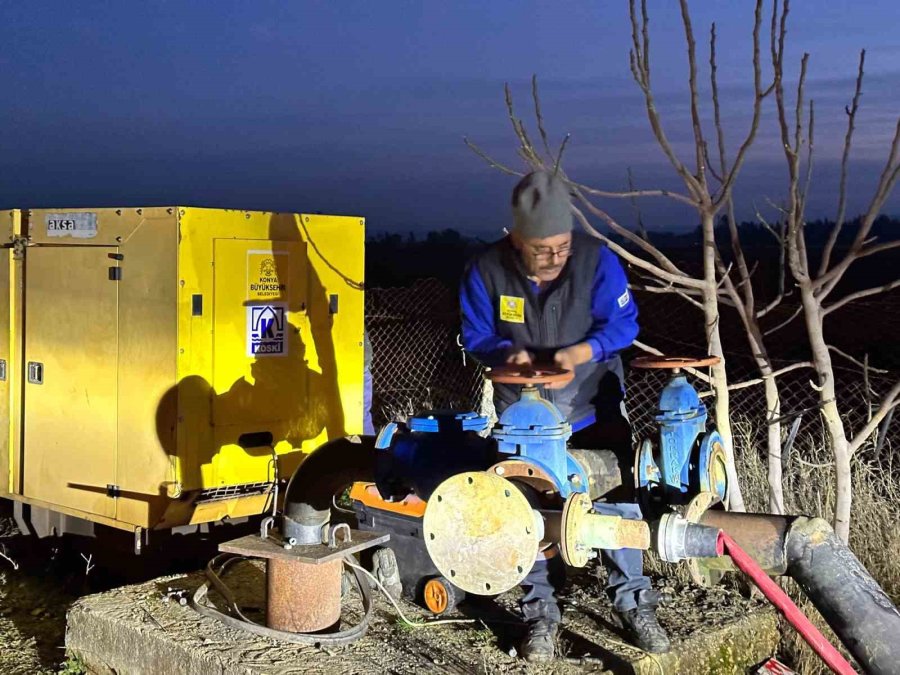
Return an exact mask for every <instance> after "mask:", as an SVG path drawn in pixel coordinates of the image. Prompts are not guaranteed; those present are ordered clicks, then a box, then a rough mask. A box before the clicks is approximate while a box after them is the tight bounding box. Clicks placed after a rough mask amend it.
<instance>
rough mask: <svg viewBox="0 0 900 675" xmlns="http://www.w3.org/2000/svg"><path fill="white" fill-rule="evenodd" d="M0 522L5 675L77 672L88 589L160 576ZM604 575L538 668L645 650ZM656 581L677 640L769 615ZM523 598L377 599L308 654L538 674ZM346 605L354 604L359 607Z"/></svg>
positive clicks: (156, 603)
mask: <svg viewBox="0 0 900 675" xmlns="http://www.w3.org/2000/svg"><path fill="white" fill-rule="evenodd" d="M0 523H3V524H0V546H2V548H0V551H2V552H4V553H5V554H6V555H7V556H8V557H9V558H11V559H12V560H14V561H15V562H16V563H17V564H18V566H19V569H18V570H15V569H13V567H12V564H11V563H10V562H9V561H7V560H4V559H0V673H10V674H12V673H57V672H69V673H74V672H78V670H77V669H76V668H75V664H73V663H72V662H69V663H68V664H66V658H67V657H66V653H65V650H64V640H65V629H66V612H67V611H68V609H69V608H70V606H71V605H72V603H73V602H74V601H76V600H77V599H78V598H79V597H82V596H84V595H86V594H89V593H96V592H98V591H104V590H107V589H110V588H115V587H117V586H119V585H120V584H121V583H124V582H125V581H135V580H138V581H139V580H140V577H143V578H144V579H151V578H154V575H156V574H157V573H158V572H160V571H161V570H160V569H153V570H150V569H147V570H144V571H143V574H139V575H138V577H137V578H135V579H128V580H126V579H124V578H117V577H115V576H113V575H112V574H111V573H110V570H109V569H104V567H103V566H102V565H98V564H97V563H94V561H93V558H91V563H92V564H94V566H93V567H92V568H91V569H90V570H89V569H88V566H89V563H88V561H87V559H86V558H88V557H89V556H91V555H92V553H90V552H87V554H86V555H83V554H84V553H85V550H82V547H80V546H77V545H76V546H71V545H65V544H61V543H60V542H59V541H56V542H49V543H48V542H43V543H38V542H35V541H34V540H32V539H30V538H27V537H22V536H19V535H18V534H16V533H14V532H12V531H11V529H10V527H9V524H8V523H7V522H4V521H2V520H0ZM207 553H208V551H203V552H198V554H197V557H196V558H195V559H194V560H193V561H192V560H191V559H189V558H183V559H181V560H179V561H178V563H177V565H175V566H176V567H179V568H180V569H181V570H189V569H193V570H197V569H199V568H200V567H202V565H203V564H204V563H205V561H206V560H208V557H204V556H206V554H207ZM243 566H244V567H245V569H244V571H243V572H239V571H238V569H239V568H237V569H236V571H235V572H234V574H235V575H237V576H236V580H235V581H234V583H236V584H237V585H239V586H242V595H245V597H256V598H257V600H258V599H259V598H261V597H263V586H262V573H261V570H260V569H255V570H254V569H253V568H252V565H250V564H243ZM169 571H172V570H171V569H170V570H169ZM604 575H605V573H604V572H603V570H602V568H599V567H598V568H587V569H585V570H579V571H577V572H575V573H572V574H570V575H569V580H568V582H567V587H566V590H565V592H564V594H563V608H564V629H563V631H562V633H561V635H560V641H559V649H560V652H561V654H562V658H561V659H559V660H557V661H556V662H555V663H554V664H553V666H552V667H550V668H546V667H545V668H541V669H540V672H553V673H574V672H586V671H593V672H602V671H603V670H613V671H617V670H620V667H621V666H622V665H624V664H625V663H627V662H628V661H630V660H633V659H634V658H636V657H637V656H640V653H639V652H637V651H636V650H634V649H633V648H631V647H629V646H628V645H627V644H626V641H625V638H624V636H623V635H622V633H621V631H619V629H618V628H616V625H615V622H614V619H613V613H612V610H611V607H610V605H609V602H608V600H607V599H606V597H605V594H603V593H602V590H601V589H602V583H603V577H604ZM180 578H181V579H182V580H183V582H184V583H186V585H187V586H191V585H194V586H195V585H196V583H198V582H197V579H199V576H198V575H190V576H189V577H180ZM241 578H243V579H244V581H241ZM178 579H179V577H174V578H173V581H172V582H170V583H173V584H176V585H177V583H178ZM191 579H193V581H190V580H191ZM654 583H655V585H656V587H657V588H660V589H663V590H664V591H665V592H666V594H667V596H669V598H670V599H669V601H668V602H667V603H666V604H664V605H663V606H662V607H661V608H660V611H659V615H660V620H661V622H662V623H663V625H664V626H665V627H666V628H667V630H668V631H669V632H670V634H671V636H672V638H673V641H674V642H675V643H676V644H677V643H679V642H681V641H683V640H685V639H687V638H689V637H691V636H692V635H696V634H697V633H698V632H703V631H704V630H707V631H708V628H709V626H722V625H726V624H730V623H734V622H736V621H739V620H740V619H742V618H744V617H746V616H748V615H749V614H751V613H754V612H758V611H767V610H766V608H765V605H764V604H763V603H762V602H760V601H759V600H756V599H748V598H746V597H744V595H743V594H742V593H741V592H739V591H738V590H736V589H734V588H729V587H718V588H715V589H701V588H697V587H694V586H690V585H686V584H683V583H682V582H680V581H678V579H677V578H656V579H655V580H654ZM152 588H154V589H155V588H156V587H155V586H153V587H152ZM123 590H124V589H123ZM163 593H164V589H163V590H159V589H156V592H155V593H153V596H154V597H153V598H152V604H151V605H149V606H150V607H151V609H153V611H154V612H157V611H159V612H167V613H173V616H178V615H179V614H178V613H179V612H181V613H185V614H182V615H181V616H182V618H186V617H188V616H189V615H188V614H186V613H190V612H192V611H193V610H191V609H190V608H184V607H179V606H177V605H175V604H174V603H163V602H162V595H163ZM517 595H518V593H517V592H516V591H512V592H510V593H508V594H506V595H504V596H501V597H500V598H498V599H496V600H492V599H480V598H479V599H475V600H472V601H469V602H467V603H465V604H464V605H462V607H461V614H460V616H469V617H477V618H478V619H480V621H478V622H477V623H474V624H463V625H460V624H456V625H446V626H440V627H431V628H427V629H417V628H410V627H408V626H406V625H404V624H403V623H402V622H400V621H399V620H398V618H397V615H396V612H395V610H394V609H393V608H392V607H391V606H390V605H389V604H388V603H387V602H386V601H385V600H384V598H382V597H380V595H378V599H377V602H376V605H375V607H376V609H375V614H374V617H373V620H372V624H371V626H370V628H369V632H368V634H367V635H366V637H365V638H364V639H363V640H361V641H359V642H358V643H356V644H355V645H352V646H351V647H348V648H347V652H346V657H347V658H346V659H345V658H342V657H337V658H332V656H333V655H332V654H330V653H328V652H326V651H322V650H316V649H314V648H300V649H301V650H303V651H308V652H310V653H309V655H308V657H304V660H307V658H308V660H309V665H310V667H312V668H313V671H316V670H318V671H319V672H350V671H347V667H348V666H349V665H350V663H351V662H355V663H358V664H362V663H366V664H367V669H368V670H370V671H371V670H373V669H374V670H379V669H381V672H416V671H418V672H422V671H423V670H432V671H440V672H485V673H488V672H491V673H493V672H496V673H513V672H524V673H528V672H537V670H536V669H533V668H530V667H528V666H526V665H525V664H524V663H523V662H522V661H521V660H520V659H518V658H516V652H515V648H516V645H517V643H518V641H519V639H520V638H521V634H522V633H521V625H520V623H519V621H518V618H517V614H516V609H515V608H516V599H517ZM248 604H250V605H252V604H254V603H253V602H252V601H250V602H248ZM257 604H258V602H257ZM349 605H351V606H357V603H352V602H351V603H349ZM402 606H403V608H404V611H405V612H407V613H408V614H410V615H411V618H415V619H420V620H421V619H427V618H430V617H428V616H427V615H426V613H425V612H422V611H419V610H417V608H415V607H414V606H413V605H411V604H410V603H403V605H402ZM357 612H358V610H354V609H353V608H352V607H351V608H350V609H349V610H348V611H347V612H345V621H348V622H352V621H354V619H355V618H356V617H355V614H356V615H357V616H358V614H357ZM160 616H162V615H160ZM295 649H297V648H295ZM348 659H349V661H348ZM338 663H340V664H341V665H340V666H338V665H337V664H338ZM329 664H332V665H334V668H332V667H331V666H330V665H329ZM67 668H68V669H67ZM351 670H352V668H351ZM310 672H312V671H310Z"/></svg>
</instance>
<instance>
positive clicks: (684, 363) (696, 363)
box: [630, 356, 721, 370]
mask: <svg viewBox="0 0 900 675" xmlns="http://www.w3.org/2000/svg"><path fill="white" fill-rule="evenodd" d="M719 361H721V359H720V358H719V357H718V356H701V357H697V358H694V357H690V356H638V357H637V358H635V359H632V360H631V364H630V365H631V367H632V368H641V369H644V370H655V369H663V370H672V369H675V368H703V367H705V366H714V365H716V364H718V363H719Z"/></svg>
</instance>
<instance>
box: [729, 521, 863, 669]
mask: <svg viewBox="0 0 900 675" xmlns="http://www.w3.org/2000/svg"><path fill="white" fill-rule="evenodd" d="M719 537H720V539H721V541H722V542H723V543H724V545H725V552H726V553H727V554H728V555H730V556H731V560H732V561H733V562H734V564H735V567H737V568H738V569H739V570H741V572H743V573H744V574H746V575H747V576H748V577H750V579H751V580H752V581H753V583H754V584H756V585H757V586H758V587H759V590H761V591H762V592H763V595H765V596H766V598H767V599H768V600H769V602H771V603H772V604H773V605H775V608H776V609H777V610H778V611H779V612H781V613H782V614H783V615H784V618H785V619H787V620H788V622H789V623H790V624H791V625H792V626H793V627H794V628H795V629H796V630H797V632H798V633H800V637H802V638H803V639H804V640H806V643H807V644H808V645H809V646H810V647H812V648H813V651H815V652H816V654H818V655H819V657H820V658H821V659H822V660H823V661H824V662H825V664H826V665H827V666H828V667H829V668H831V669H832V670H833V671H834V672H836V673H839V675H856V671H855V670H854V669H853V666H851V665H850V663H849V662H848V661H847V659H845V658H844V657H843V656H841V653H840V652H839V651H838V650H837V649H835V648H834V645H832V644H831V643H830V642H829V641H828V640H827V639H826V638H825V636H824V635H822V633H821V632H819V629H818V628H816V627H815V626H814V625H813V624H812V623H811V622H810V620H809V619H807V618H806V615H804V614H803V612H801V611H800V608H799V607H797V605H795V604H794V601H793V600H791V599H790V598H789V597H788V595H787V593H785V592H784V591H783V590H781V587H780V586H779V585H778V584H776V583H775V582H774V581H772V579H770V578H769V576H768V575H767V574H766V573H765V572H763V571H762V569H761V568H760V567H759V565H757V564H756V561H755V560H753V558H751V557H750V556H749V555H748V554H747V552H746V551H744V549H742V548H741V547H740V546H738V545H737V543H736V542H735V541H734V539H732V538H731V537H729V536H728V535H727V534H725V533H724V532H719Z"/></svg>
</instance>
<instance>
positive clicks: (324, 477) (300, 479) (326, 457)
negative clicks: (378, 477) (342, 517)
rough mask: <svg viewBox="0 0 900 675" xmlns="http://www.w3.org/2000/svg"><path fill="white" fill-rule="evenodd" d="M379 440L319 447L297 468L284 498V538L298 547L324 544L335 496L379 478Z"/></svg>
mask: <svg viewBox="0 0 900 675" xmlns="http://www.w3.org/2000/svg"><path fill="white" fill-rule="evenodd" d="M375 457H376V450H375V438H374V437H373V436H359V437H354V438H352V439H351V438H339V439H336V440H333V441H329V442H328V443H326V444H325V445H323V446H321V447H319V448H317V449H316V450H315V451H314V452H313V453H312V454H311V455H310V456H309V457H307V458H306V459H305V460H304V461H303V463H302V464H301V465H300V466H299V467H297V470H296V471H295V472H294V475H293V476H292V477H291V482H290V483H288V487H287V491H286V492H285V495H284V519H283V523H282V535H283V536H284V537H285V538H286V539H293V540H294V541H295V543H297V544H321V543H323V542H322V536H323V535H322V531H323V528H324V527H325V526H326V525H327V524H328V522H329V521H330V519H331V506H332V499H333V498H334V495H335V493H337V492H338V491H339V490H342V489H343V488H345V487H347V486H348V485H350V484H351V483H354V482H356V481H369V480H374V479H375Z"/></svg>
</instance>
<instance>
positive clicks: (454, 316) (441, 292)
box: [366, 279, 900, 450]
mask: <svg viewBox="0 0 900 675" xmlns="http://www.w3.org/2000/svg"><path fill="white" fill-rule="evenodd" d="M636 301H637V304H638V307H639V308H640V324H641V337H640V339H641V340H642V341H644V342H645V343H647V344H651V345H653V346H655V347H656V348H658V349H660V350H662V351H663V352H664V353H666V354H670V355H678V354H683V355H688V356H694V355H699V354H703V353H704V352H705V350H706V347H705V340H704V336H703V321H702V316H701V314H700V313H699V311H698V310H696V309H695V308H693V307H691V306H690V305H689V304H688V303H687V302H686V301H683V300H680V299H679V298H678V297H677V296H672V295H654V294H646V293H644V294H638V295H637V297H636ZM798 323H799V322H798ZM366 325H367V330H368V332H369V337H370V339H371V341H372V347H373V352H374V360H373V366H372V371H373V378H374V392H373V401H374V402H373V418H374V421H375V423H376V425H378V424H383V423H384V422H386V421H389V420H392V419H397V418H406V417H408V416H409V415H410V414H412V413H414V412H418V411H419V410H422V409H426V408H434V409H436V408H454V409H465V410H481V409H482V400H481V399H482V390H483V381H482V369H481V368H480V367H479V366H478V365H477V364H476V363H474V362H473V361H472V360H471V359H468V360H466V358H465V356H464V354H463V353H462V350H461V347H460V345H459V341H458V339H459V309H458V301H457V295H456V291H455V289H452V288H450V287H448V286H446V285H444V284H442V283H441V282H439V281H436V280H433V279H428V280H420V281H417V282H416V283H414V284H413V285H411V286H407V287H402V288H389V289H370V290H368V291H367V294H366ZM724 325H728V326H734V325H735V324H734V322H731V321H725V322H723V326H724ZM798 328H799V329H802V324H799V327H798ZM738 329H739V327H738ZM854 330H855V331H859V330H861V327H860V326H858V325H857V326H855V327H854ZM873 330H874V329H873ZM786 335H787V337H784V336H781V337H779V340H780V342H778V343H776V342H775V341H772V344H773V345H774V346H775V347H779V346H780V347H781V349H780V350H779V351H780V352H791V351H792V349H793V348H794V347H795V346H796V345H797V344H798V340H797V339H795V336H793V335H790V334H789V333H787V334H786ZM737 340H745V338H744V337H743V335H741V334H740V333H739V332H734V333H732V334H727V333H726V334H723V341H724V343H725V345H726V360H727V365H728V371H729V380H730V381H731V382H732V383H738V382H745V381H749V380H753V379H756V378H758V377H759V372H758V371H757V369H756V365H755V363H754V362H753V360H752V358H749V357H748V355H747V352H746V350H745V347H744V344H741V343H740V342H736V341H737ZM799 344H802V343H799ZM742 348H743V349H744V351H741V349H742ZM637 353H638V352H637V351H636V350H629V353H627V354H625V355H624V357H625V358H624V360H625V362H626V363H627V362H628V360H629V359H630V358H631V356H633V355H637ZM776 353H777V352H776ZM838 358H840V357H836V360H837V359H838ZM787 363H789V361H787V360H784V361H778V362H776V363H775V367H776V368H780V367H781V366H783V365H787ZM848 363H849V362H848ZM835 377H836V380H837V389H838V391H839V392H840V397H841V398H840V405H841V410H842V413H843V414H844V415H845V419H844V421H845V424H846V425H847V429H848V432H851V433H852V432H853V431H857V430H859V429H861V428H862V427H863V426H864V425H865V424H866V423H867V422H868V420H869V419H871V415H872V413H873V409H874V408H875V407H876V406H877V402H878V400H879V399H880V397H881V396H883V395H884V394H885V393H886V392H887V390H888V389H889V388H890V387H891V386H892V385H893V383H894V382H895V381H896V377H897V373H894V372H891V373H885V372H879V371H877V370H875V369H872V370H870V371H869V373H868V374H867V375H866V374H865V373H864V372H863V370H862V369H861V368H859V367H856V366H854V367H844V366H840V365H836V366H835ZM667 378H668V374H667V373H666V372H663V371H652V370H643V371H640V370H634V369H632V370H629V371H627V375H626V405H627V407H628V411H629V417H630V419H631V422H632V426H633V428H634V434H635V437H636V438H641V437H644V436H647V435H650V434H652V432H653V430H654V421H653V417H654V415H655V414H656V408H657V405H658V402H659V395H660V392H661V391H662V388H663V387H664V386H665V383H666V380H667ZM811 381H814V372H813V371H812V370H811V369H800V370H795V371H791V372H790V373H787V374H785V375H783V376H781V377H779V378H778V384H779V391H780V398H781V413H780V415H779V419H780V420H781V421H782V424H783V429H784V433H785V435H787V434H788V432H789V430H790V429H791V427H792V426H794V423H795V420H797V419H799V426H798V427H797V429H796V432H797V435H798V436H800V437H803V436H808V437H812V438H814V439H821V438H822V433H823V429H822V425H821V418H820V416H819V414H818V403H819V400H818V394H817V393H816V391H815V390H814V388H813V385H812V384H811ZM694 384H695V386H696V387H697V389H698V390H701V391H702V390H705V389H708V387H706V386H705V385H704V383H702V382H698V381H696V380H694ZM705 401H706V403H707V405H708V406H710V407H712V403H713V401H712V399H711V398H710V397H707V398H705ZM730 404H731V418H732V421H733V422H734V421H741V422H743V423H744V424H742V429H743V430H744V433H751V434H753V435H754V438H753V439H752V440H753V441H755V444H756V445H757V447H760V448H763V447H764V444H765V436H766V427H767V425H768V424H769V422H770V421H771V419H772V415H771V414H770V413H769V411H768V409H767V406H766V401H765V394H764V391H763V386H762V384H755V385H752V386H748V387H745V388H741V389H737V390H735V391H733V392H731V394H730ZM879 436H881V437H883V438H882V439H881V443H878V440H879ZM875 441H876V443H875V444H873V445H877V446H878V447H879V449H880V450H881V449H883V448H885V447H887V448H891V447H893V448H900V423H896V424H894V423H891V420H887V424H883V425H882V428H881V429H880V430H879V434H876V437H875Z"/></svg>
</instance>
